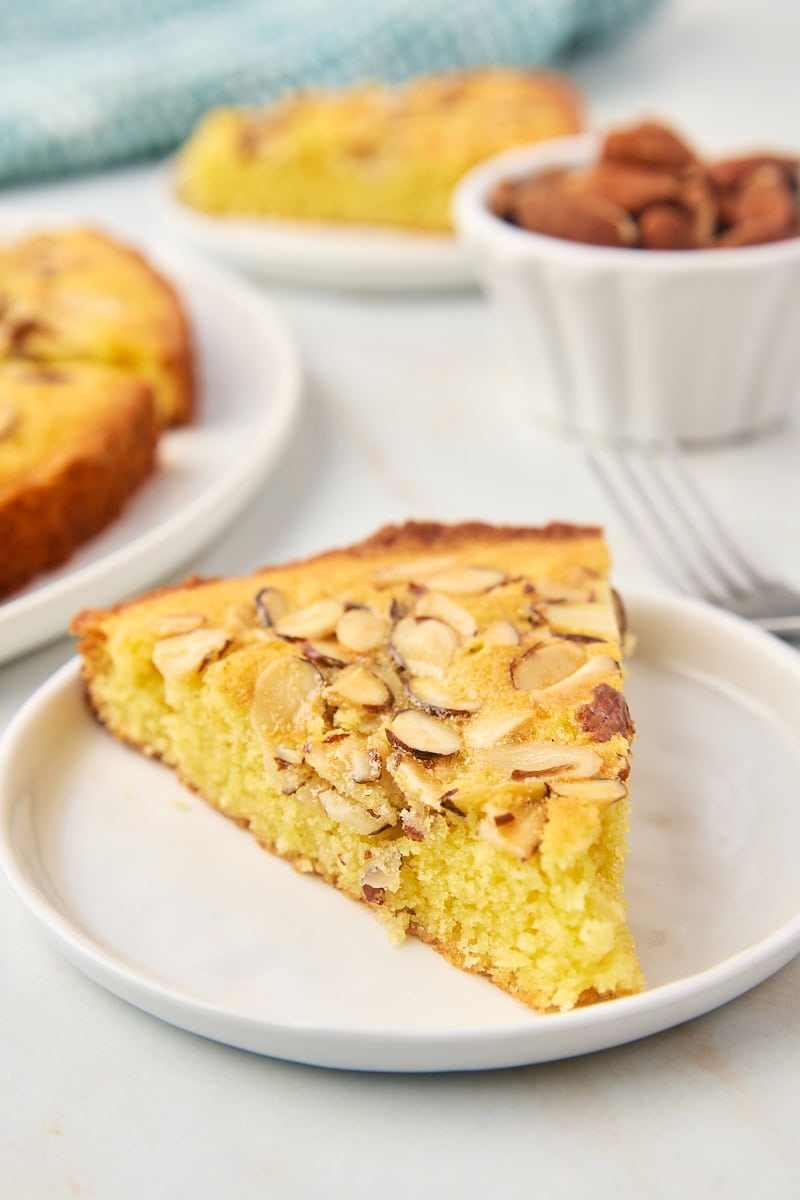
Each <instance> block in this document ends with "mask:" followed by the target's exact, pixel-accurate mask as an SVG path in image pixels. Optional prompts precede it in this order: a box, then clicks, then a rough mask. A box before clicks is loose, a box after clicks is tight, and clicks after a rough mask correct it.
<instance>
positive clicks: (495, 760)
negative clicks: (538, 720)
mask: <svg viewBox="0 0 800 1200" xmlns="http://www.w3.org/2000/svg"><path fill="white" fill-rule="evenodd" d="M481 758H482V759H483V760H484V762H487V763H489V765H490V766H493V767H495V768H496V769H497V770H500V771H507V772H508V773H509V775H514V776H515V777H516V778H532V779H533V778H537V777H543V778H549V777H551V776H552V777H553V778H554V779H563V778H579V779H590V778H591V777H592V776H593V775H596V774H597V773H598V771H599V770H600V768H601V767H602V765H603V762H602V759H601V758H600V755H599V754H598V753H597V751H596V750H593V749H592V747H591V746H561V745H559V744H558V743H555V742H509V743H507V744H506V745H500V746H487V747H486V748H485V749H482V750H481Z"/></svg>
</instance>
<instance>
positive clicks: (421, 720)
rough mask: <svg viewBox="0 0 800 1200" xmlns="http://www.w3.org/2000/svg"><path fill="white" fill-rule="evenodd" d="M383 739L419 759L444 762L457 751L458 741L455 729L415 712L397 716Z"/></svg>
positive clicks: (409, 711)
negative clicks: (434, 759)
mask: <svg viewBox="0 0 800 1200" xmlns="http://www.w3.org/2000/svg"><path fill="white" fill-rule="evenodd" d="M386 737H387V738H388V740H389V741H390V742H391V744H392V745H393V746H397V747H399V748H400V749H401V750H408V751H409V753H411V754H416V755H417V756H418V757H419V758H436V757H440V756H441V757H444V758H446V757H448V756H449V755H451V754H457V753H458V751H459V750H460V749H461V737H460V735H459V733H458V731H457V730H456V729H452V728H451V727H450V726H449V725H445V724H444V722H443V721H439V720H437V719H436V717H430V716H428V714H427V713H423V712H420V711H419V710H418V709H416V708H406V709H403V711H402V712H399V713H398V714H397V716H395V717H394V718H393V719H392V720H391V721H390V722H389V724H388V725H387V726H386Z"/></svg>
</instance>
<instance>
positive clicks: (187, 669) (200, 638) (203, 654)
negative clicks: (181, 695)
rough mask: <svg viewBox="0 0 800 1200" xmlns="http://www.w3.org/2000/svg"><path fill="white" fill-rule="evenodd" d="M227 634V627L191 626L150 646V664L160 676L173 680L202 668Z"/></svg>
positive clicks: (223, 643) (216, 654) (227, 639)
mask: <svg viewBox="0 0 800 1200" xmlns="http://www.w3.org/2000/svg"><path fill="white" fill-rule="evenodd" d="M230 640H231V637H230V634H229V633H228V631H227V629H216V628H215V629H195V630H193V631H192V632H191V633H178V634H175V635H173V636H171V637H165V638H162V640H161V641H159V642H156V644H155V646H153V665H154V666H155V667H156V669H157V670H158V671H160V672H161V674H162V675H163V677H164V679H166V680H168V681H169V682H170V683H175V682H176V681H177V680H179V679H185V678H186V677H187V676H188V675H193V674H195V673H197V672H198V671H202V669H203V667H206V666H208V664H209V663H210V662H212V661H213V660H214V659H215V658H218V657H219V656H220V654H221V653H222V651H223V650H224V649H225V647H226V646H227V645H228V644H229V643H230Z"/></svg>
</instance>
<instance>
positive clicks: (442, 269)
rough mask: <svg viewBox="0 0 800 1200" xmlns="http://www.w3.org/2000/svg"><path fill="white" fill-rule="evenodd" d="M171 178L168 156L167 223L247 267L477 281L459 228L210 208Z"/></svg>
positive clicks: (380, 283)
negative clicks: (355, 223)
mask: <svg viewBox="0 0 800 1200" xmlns="http://www.w3.org/2000/svg"><path fill="white" fill-rule="evenodd" d="M174 178H175V172H174V166H173V164H172V162H169V163H167V164H165V166H164V167H163V168H162V170H161V171H159V173H158V175H157V177H156V183H155V188H154V206H155V209H156V213H157V215H158V218H159V220H160V221H161V222H162V223H163V224H164V226H165V228H166V229H168V230H169V232H170V233H171V234H174V235H176V236H178V237H180V238H182V239H183V240H184V241H186V242H188V243H190V244H191V245H193V246H194V247H196V248H197V249H199V250H204V251H206V252H207V253H209V254H213V255H215V256H216V257H217V258H220V259H223V260H224V261H225V262H227V263H229V264H230V265H231V266H235V267H238V268H239V269H240V270H242V271H245V272H247V273H248V274H250V275H256V276H259V275H270V276H276V277H280V278H282V279H286V280H292V281H294V282H297V283H311V284H320V285H323V286H325V287H333V288H347V289H359V290H365V291H438V290H443V289H450V288H462V287H464V286H475V276H474V274H473V272H472V269H471V267H470V266H469V263H468V261H467V258H466V255H465V254H464V253H463V251H462V249H461V247H460V246H459V244H458V242H457V240H456V238H455V236H447V235H444V234H414V233H404V232H402V231H400V230H398V231H394V230H390V229H388V230H383V229H368V228H351V227H348V226H346V225H323V224H314V223H313V222H310V221H309V222H304V221H303V222H301V221H298V222H294V221H280V220H269V219H263V220H249V219H244V218H240V217H210V216H205V215H204V214H203V213H200V212H197V211H195V210H194V209H192V208H189V206H188V205H186V204H183V203H182V202H181V200H179V199H178V197H177V196H176V194H175V187H174Z"/></svg>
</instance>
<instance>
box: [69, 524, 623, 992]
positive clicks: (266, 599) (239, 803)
mask: <svg viewBox="0 0 800 1200" xmlns="http://www.w3.org/2000/svg"><path fill="white" fill-rule="evenodd" d="M620 611H621V609H620V606H619V605H618V604H617V603H616V602H615V598H614V594H613V593H612V590H611V588H610V586H609V583H608V554H607V550H606V547H605V544H604V541H603V538H602V535H601V533H600V531H599V530H597V529H593V528H578V527H575V526H570V525H550V526H547V527H544V528H537V529H524V528H498V527H493V526H489V525H482V524H463V525H456V526H442V525H436V524H415V523H411V524H406V525H403V526H399V527H389V528H386V529H383V530H381V531H380V532H379V533H377V534H376V535H375V536H374V537H372V538H370V539H369V540H367V541H365V542H362V543H361V544H359V545H357V546H353V547H350V548H349V549H345V550H335V551H332V552H330V553H328V554H323V555H321V556H319V557H316V558H313V559H310V560H308V561H305V562H299V563H293V564H290V565H288V566H284V567H270V568H268V569H265V570H262V571H260V572H258V573H257V574H255V575H253V576H252V577H249V578H245V579H241V578H240V579H232V580H227V581H215V582H202V581H192V582H190V583H188V584H187V585H186V586H184V587H180V588H172V589H166V590H163V591H160V592H155V593H152V594H150V595H148V596H145V597H143V598H142V599H140V600H137V601H134V602H132V603H128V604H125V605H122V606H120V607H118V608H116V609H113V610H111V611H107V612H99V611H89V612H85V613H82V614H81V615H80V616H79V617H78V618H77V620H76V622H75V626H74V627H75V631H76V632H77V633H79V634H80V636H81V642H80V651H81V654H82V655H83V671H84V678H85V681H86V685H87V688H88V692H89V697H90V701H91V704H92V706H93V708H94V710H95V711H96V713H97V715H98V716H99V718H100V720H101V721H102V722H104V723H105V724H106V725H107V726H108V728H109V729H110V730H111V731H112V732H113V733H114V734H115V735H116V736H118V737H120V738H123V739H124V740H126V741H128V742H131V743H133V744H134V745H136V746H139V747H140V748H141V749H143V750H144V751H145V752H146V753H147V754H150V755H154V756H156V757H158V758H161V759H163V761H164V762H165V763H168V764H169V765H170V766H172V767H174V768H175V769H176V770H177V772H178V774H179V775H180V777H181V778H182V779H183V780H184V781H185V782H186V783H187V784H188V785H189V786H191V787H192V788H194V789H196V790H197V791H198V792H199V793H200V794H201V795H202V796H204V797H205V799H206V800H208V801H209V802H210V803H212V804H213V805H215V806H216V807H217V808H218V809H219V810H220V811H221V812H223V813H224V814H226V815H227V816H229V817H232V818H234V819H235V820H237V821H239V822H240V823H242V824H243V825H245V826H248V827H249V828H250V830H251V831H252V833H253V834H254V835H255V837H256V838H257V839H258V840H259V842H261V844H262V845H263V846H265V847H266V848H267V849H269V850H271V851H273V852H274V853H275V854H278V855H280V856H281V857H282V858H285V859H287V860H288V861H290V862H292V863H293V864H294V866H295V867H296V868H298V870H300V871H305V872H315V873H316V874H318V875H320V876H322V877H323V878H324V879H326V880H327V881H328V882H329V883H332V884H334V885H335V886H336V887H338V888H340V889H341V890H342V891H343V892H345V893H346V894H347V895H349V896H351V897H353V898H354V899H356V900H359V901H361V902H362V903H364V904H366V905H368V906H369V907H371V908H372V909H373V910H374V911H375V913H376V914H378V915H379V916H380V918H381V919H382V920H383V921H384V922H386V924H387V925H388V926H389V927H390V930H391V931H393V933H394V934H395V935H397V936H398V937H401V936H402V935H403V933H405V932H409V933H413V934H416V936H417V937H419V938H421V939H423V940H424V941H426V942H428V943H430V944H431V945H432V946H433V947H435V949H437V950H438V951H439V952H440V953H441V954H443V955H444V956H445V957H446V958H448V959H449V960H450V961H451V962H453V963H455V964H457V965H458V966H459V967H462V968H464V969H466V970H469V971H474V972H476V973H478V974H481V975H484V976H486V977H487V978H489V979H491V980H492V981H493V982H494V983H496V984H498V985H499V986H500V987H502V988H505V989H506V990H507V991H509V992H511V993H512V994H513V995H515V996H517V997H518V998H519V999H520V1000H522V1001H523V1002H524V1003H526V1004H528V1005H530V1006H532V1007H534V1008H537V1009H542V1010H548V1009H562V1010H564V1009H569V1008H572V1007H573V1006H575V1005H578V1004H585V1003H588V1002H591V1001H594V1000H597V999H603V998H609V997H613V996H619V995H624V994H627V993H631V992H636V991H638V990H639V989H640V987H641V986H642V979H641V975H640V971H639V966H638V963H637V960H636V954H635V950H634V946H633V941H632V938H631V935H630V933H629V931H628V928H627V925H626V922H625V907H624V902H623V895H622V876H623V866H624V860H625V850H626V847H625V834H626V830H627V826H628V814H629V807H628V785H627V780H628V773H629V768H630V742H631V738H632V734H633V729H632V725H631V719H630V715H629V712H628V708H627V705H626V703H625V700H624V698H623V694H622V682H623V670H622V667H621V657H622V647H621V641H622V636H623V632H622V630H621V628H620V615H619V614H620Z"/></svg>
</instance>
